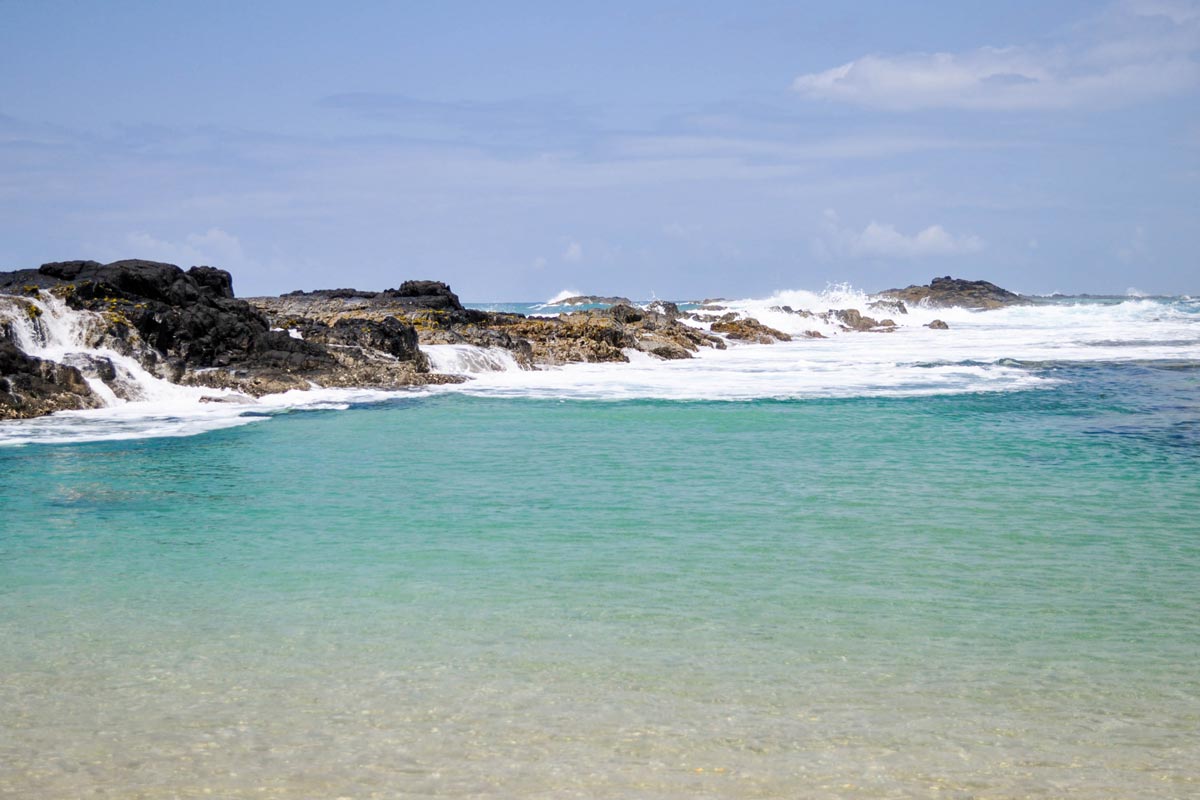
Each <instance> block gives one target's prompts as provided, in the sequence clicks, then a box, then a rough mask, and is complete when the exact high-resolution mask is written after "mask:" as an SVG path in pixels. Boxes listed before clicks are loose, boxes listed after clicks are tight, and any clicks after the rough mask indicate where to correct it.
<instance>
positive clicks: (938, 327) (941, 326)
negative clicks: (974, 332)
mask: <svg viewBox="0 0 1200 800" xmlns="http://www.w3.org/2000/svg"><path fill="white" fill-rule="evenodd" d="M925 327H926V328H933V329H934V330H935V331H944V330H949V328H950V326H949V325H947V324H946V323H945V322H943V321H942V320H940V319H935V320H934V321H933V322H930V323H929V324H927V325H926V326H925Z"/></svg>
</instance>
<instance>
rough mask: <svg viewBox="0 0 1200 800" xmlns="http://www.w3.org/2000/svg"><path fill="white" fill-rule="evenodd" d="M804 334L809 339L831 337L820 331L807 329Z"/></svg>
mask: <svg viewBox="0 0 1200 800" xmlns="http://www.w3.org/2000/svg"><path fill="white" fill-rule="evenodd" d="M804 335H805V336H806V337H808V338H809V339H828V338H829V337H828V336H826V335H825V334H823V333H821V332H820V331H805V332H804Z"/></svg>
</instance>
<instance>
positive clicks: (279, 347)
mask: <svg viewBox="0 0 1200 800" xmlns="http://www.w3.org/2000/svg"><path fill="white" fill-rule="evenodd" d="M428 283H429V284H432V282H428ZM41 291H46V292H49V293H50V295H52V296H53V297H55V298H58V299H59V300H61V301H62V302H63V303H65V304H66V305H67V306H68V307H69V308H70V309H72V310H74V311H83V312H91V316H89V317H88V321H89V326H88V329H87V330H86V331H84V332H83V333H82V334H81V336H82V338H83V341H81V342H80V343H79V346H80V347H82V348H87V347H93V348H94V347H105V348H110V349H111V350H113V351H115V352H117V353H120V354H122V355H126V356H130V357H132V358H134V359H136V360H137V361H138V362H139V363H140V364H141V365H142V367H144V368H145V370H146V371H148V372H150V373H151V374H152V375H155V376H157V377H159V378H163V379H165V380H169V381H172V382H175V383H181V384H189V385H198V386H210V387H213V388H222V389H234V390H237V391H241V392H245V393H248V394H251V395H256V396H257V395H262V394H267V393H271V392H279V391H287V390H289V389H306V388H309V387H310V386H312V385H313V384H319V385H322V386H361V387H379V388H396V387H401V386H410V385H414V384H422V383H429V382H442V381H444V380H445V379H446V378H445V377H444V376H431V375H429V365H428V362H427V361H426V359H425V358H424V355H423V354H422V353H421V352H420V349H419V348H418V347H417V344H416V341H417V336H416V331H415V330H414V329H413V328H412V327H411V326H410V325H405V324H403V323H401V322H399V321H398V320H395V319H391V320H385V319H380V320H365V321H359V322H358V323H355V324H340V325H319V326H318V325H309V326H307V327H306V330H307V332H308V334H309V336H308V337H305V336H303V335H301V336H293V335H291V334H289V333H288V332H287V331H285V330H280V329H278V328H277V326H273V325H271V323H270V321H269V320H268V319H267V317H266V316H264V315H263V313H262V312H261V311H259V310H258V309H257V308H255V307H254V306H251V305H250V304H249V303H247V302H246V301H245V300H240V299H237V298H235V297H234V293H233V280H232V278H231V276H230V274H229V273H228V272H226V271H224V270H220V269H216V268H214V267H204V266H201V267H192V268H191V269H190V270H187V271H184V270H182V269H180V268H179V267H177V266H175V265H173V264H165V263H160V262H154V261H141V260H129V261H117V262H114V263H111V264H100V263H98V262H95V261H65V262H54V263H50V264H44V265H42V266H41V267H39V268H38V269H36V270H18V271H16V272H3V273H0V294H4V295H16V296H24V297H28V298H31V301H30V302H31V304H32V298H38V297H39V296H40V295H39V292H41ZM381 294H391V295H392V296H394V297H396V298H398V302H402V303H406V304H408V305H409V306H410V307H413V308H416V307H420V306H422V305H432V306H435V307H438V308H455V307H457V308H461V304H459V302H458V298H457V297H455V296H454V294H453V293H452V292H449V290H448V288H445V285H444V284H436V285H426V282H413V283H412V284H411V285H410V284H402V285H401V286H400V287H399V288H398V289H394V290H389V292H388V293H381ZM13 302H15V299H14V298H11V297H10V298H9V305H10V306H11V305H12V304H13ZM35 307H36V306H35ZM10 313H11V312H10ZM12 338H13V337H12V336H6V337H5V339H6V341H9V342H10V344H12V346H13V348H14V349H16V352H18V353H21V351H20V350H19V349H17V348H16V345H15V343H14V342H12ZM21 354H22V355H25V354H23V353H21ZM29 358H33V359H34V361H35V362H36V361H40V360H41V359H37V358H35V357H33V356H26V361H25V362H22V363H24V367H21V368H20V369H18V367H20V364H18V360H17V359H16V358H15V357H14V356H12V355H11V354H10V355H9V357H8V358H7V359H6V361H5V367H4V372H3V373H2V374H3V376H4V378H5V380H7V385H8V386H9V387H10V388H12V387H16V388H18V389H21V391H22V392H23V394H22V395H21V396H23V397H27V398H29V397H44V398H46V400H45V402H46V403H47V404H54V405H56V406H57V407H59V408H61V407H89V406H87V405H86V404H87V403H92V404H98V401H95V400H94V398H93V399H88V395H89V393H88V392H84V391H75V388H74V387H75V386H76V383H75V382H74V377H75V376H74V374H73V373H71V372H70V369H71V368H70V367H67V366H65V365H57V366H60V367H62V369H58V370H57V371H56V370H54V369H51V368H49V367H45V366H38V365H36V364H33V363H32V362H29V361H28V359H29ZM46 363H52V362H46ZM102 366H103V365H102V364H99V363H97V362H96V361H93V362H92V363H91V364H89V367H90V370H89V371H90V373H91V374H93V375H94V376H95V377H98V378H100V379H101V380H105V376H104V370H103V369H102ZM109 366H110V367H111V364H110V365H109ZM10 370H11V371H12V373H11V375H10ZM76 372H78V370H76ZM22 376H25V377H22ZM35 376H36V377H38V380H37V381H35V380H34V377H35ZM81 379H82V377H81ZM38 381H40V382H38ZM106 382H107V381H106ZM86 385H87V384H86V381H84V384H83V386H84V387H86ZM56 386H65V387H68V388H69V389H70V391H69V392H68V394H74V395H76V396H78V397H79V398H82V399H79V400H77V401H71V400H69V399H67V398H66V397H65V395H64V394H63V392H62V391H59V390H58V389H55V388H54V387H56ZM114 392H116V393H117V394H118V396H121V395H120V393H119V392H117V390H116V389H114ZM9 394H10V395H11V394H12V392H9ZM60 395H61V396H60ZM54 397H58V399H57V400H54V399H52V398H54ZM30 403H31V401H28V400H27V401H26V403H25V407H26V410H24V411H21V412H20V413H21V415H23V416H36V415H37V414H38V413H48V411H44V410H39V409H40V407H38V406H37V405H36V404H33V405H31V404H30ZM71 403H74V405H70V404H71ZM10 407H15V406H12V404H10ZM47 408H48V409H49V410H57V409H56V408H49V406H48V405H47ZM13 413H15V412H13Z"/></svg>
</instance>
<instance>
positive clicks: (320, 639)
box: [0, 364, 1200, 798]
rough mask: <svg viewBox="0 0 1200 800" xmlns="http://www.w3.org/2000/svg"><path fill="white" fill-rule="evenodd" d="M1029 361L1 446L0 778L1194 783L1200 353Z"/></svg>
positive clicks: (195, 790)
mask: <svg viewBox="0 0 1200 800" xmlns="http://www.w3.org/2000/svg"><path fill="white" fill-rule="evenodd" d="M1051 372H1052V373H1053V374H1049V373H1051ZM1043 377H1046V378H1048V380H1046V381H1044V382H1043V383H1042V384H1039V385H1040V386H1041V387H1042V388H1038V389H1034V390H1030V391H1016V392H1007V393H992V394H964V395H957V396H942V397H916V398H852V399H832V400H800V401H753V402H666V401H652V400H642V401H628V402H594V401H561V400H539V399H531V398H518V399H489V398H480V397H470V396H459V395H447V396H428V395H422V396H418V395H413V396H407V397H401V398H398V399H395V400H392V401H389V402H385V403H382V404H374V405H364V406H356V407H353V408H351V409H349V410H346V411H307V412H300V413H292V414H285V415H282V416H276V417H274V418H271V419H269V420H264V421H260V422H257V423H255V424H252V425H248V426H245V427H238V428H231V429H226V430H219V431H215V432H210V433H205V434H203V435H200V436H196V437H191V438H177V439H142V440H134V441H122V442H107V443H105V442H100V443H91V444H71V445H57V446H53V445H31V446H25V447H18V448H7V449H3V450H0V471H2V474H3V475H4V481H3V484H2V488H0V505H2V506H3V507H4V509H5V515H4V521H3V523H2V524H3V536H2V538H0V587H2V589H0V591H2V592H3V594H2V595H0V597H2V598H3V612H2V613H0V637H3V641H5V643H6V644H5V647H4V648H3V650H0V673H2V674H4V675H5V680H4V681H3V683H2V684H0V713H2V716H3V718H4V719H5V720H6V722H5V726H4V733H3V738H2V739H0V753H2V756H3V757H2V758H0V762H2V763H3V764H4V766H3V767H0V793H3V794H5V795H7V796H13V797H79V796H123V797H147V798H150V797H192V796H203V795H205V794H206V793H208V792H211V793H212V794H213V795H215V796H223V797H261V796H285V797H287V796H290V797H312V796H338V795H345V796H353V797H369V796H380V797H394V796H414V797H420V796H476V795H483V794H487V795H498V796H522V797H528V796H542V797H562V796H612V797H618V796H640V797H684V796H698V795H700V796H720V797H754V796H811V797H822V796H827V797H888V796H911V795H927V794H931V793H934V792H935V791H936V792H938V793H939V794H941V795H942V796H947V797H971V796H1001V797H1006V796H1027V795H1028V796H1047V797H1049V796H1063V795H1067V794H1069V795H1071V796H1075V797H1111V796H1132V795H1137V796H1140V797H1155V796H1160V797H1177V796H1181V795H1185V794H1188V793H1190V792H1193V791H1196V789H1197V785H1198V784H1200V770H1197V768H1196V766H1195V765H1196V764H1197V763H1200V745H1197V742H1196V739H1195V736H1194V731H1195V730H1196V729H1197V728H1198V727H1200V674H1198V673H1197V672H1196V669H1195V664H1196V663H1197V657H1198V656H1200V589H1198V588H1197V582H1196V580H1195V576H1196V575H1197V574H1200V534H1198V532H1197V531H1198V527H1197V525H1196V523H1195V519H1196V510H1197V509H1198V508H1200V481H1198V480H1197V477H1198V476H1200V432H1198V430H1197V426H1196V419H1197V414H1196V398H1197V379H1198V377H1200V376H1198V373H1197V371H1196V370H1195V369H1194V368H1193V367H1189V366H1187V365H1165V364H1160V365H1136V364H1123V365H1111V364H1091V365H1076V366H1069V365H1067V366H1061V365H1060V366H1057V367H1052V368H1048V373H1047V374H1046V375H1044V376H1043Z"/></svg>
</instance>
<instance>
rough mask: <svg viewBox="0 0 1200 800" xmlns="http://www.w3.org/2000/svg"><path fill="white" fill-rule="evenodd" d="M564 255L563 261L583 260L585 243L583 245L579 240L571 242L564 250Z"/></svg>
mask: <svg viewBox="0 0 1200 800" xmlns="http://www.w3.org/2000/svg"><path fill="white" fill-rule="evenodd" d="M562 257H563V261H570V262H572V263H574V262H578V261H582V260H583V245H581V244H580V243H579V242H571V243H570V244H568V245H567V249H566V250H563V254H562Z"/></svg>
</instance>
